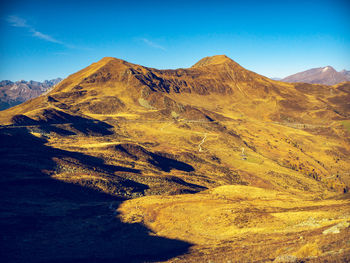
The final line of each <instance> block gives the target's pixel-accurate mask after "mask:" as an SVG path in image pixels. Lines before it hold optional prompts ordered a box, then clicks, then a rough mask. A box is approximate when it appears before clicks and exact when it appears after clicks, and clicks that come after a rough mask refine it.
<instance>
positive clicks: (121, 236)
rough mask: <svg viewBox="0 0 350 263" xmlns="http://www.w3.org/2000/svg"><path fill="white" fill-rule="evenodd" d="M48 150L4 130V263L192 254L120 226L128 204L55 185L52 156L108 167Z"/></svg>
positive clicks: (0, 153)
mask: <svg viewBox="0 0 350 263" xmlns="http://www.w3.org/2000/svg"><path fill="white" fill-rule="evenodd" d="M44 143H45V140H42V139H39V138H36V137H34V136H32V135H31V134H29V133H28V132H27V131H26V129H20V128H12V129H0V145H1V148H0V170H1V173H0V182H1V183H0V198H1V208H0V209H1V213H0V231H1V237H0V239H1V244H2V245H1V248H0V249H1V251H0V252H1V259H2V262H145V261H149V262H152V261H162V260H167V259H169V258H172V257H174V256H177V255H181V254H183V253H186V252H187V251H188V249H189V247H190V244H189V243H186V242H182V241H179V240H172V239H167V238H161V237H156V236H151V235H149V230H148V229H147V228H146V227H144V226H142V225H140V224H125V223H123V222H121V221H120V219H119V218H118V217H117V216H118V215H117V214H116V212H115V210H116V209H117V208H118V206H119V205H120V203H121V202H122V201H123V200H122V199H120V198H116V197H113V196H110V195H106V194H104V193H101V192H97V191H94V190H92V189H89V188H85V187H81V186H79V185H74V184H69V183H64V182H61V181H57V180H54V179H52V178H50V177H49V176H48V175H47V174H46V173H44V172H43V171H44V170H48V171H50V170H54V169H55V167H56V163H55V162H54V161H53V160H52V158H53V157H57V158H61V157H64V155H66V154H68V155H70V156H69V157H70V158H79V162H81V163H84V164H87V165H88V164H89V163H90V162H92V164H90V165H94V164H96V163H97V164H99V165H100V164H101V163H100V162H99V161H98V160H97V159H98V158H95V157H91V156H90V157H89V156H84V155H83V154H78V153H71V152H67V151H62V150H58V149H54V148H51V147H48V146H45V145H44ZM101 165H102V164H101ZM100 168H101V169H102V168H103V169H105V168H106V169H107V170H108V169H111V170H113V168H112V167H104V166H101V167H100ZM118 169H119V170H120V168H118ZM123 183H125V181H121V182H120V184H121V185H123ZM126 183H129V184H130V183H134V184H135V185H134V187H135V190H136V191H142V190H143V189H142V185H141V184H137V183H135V182H132V181H130V182H126Z"/></svg>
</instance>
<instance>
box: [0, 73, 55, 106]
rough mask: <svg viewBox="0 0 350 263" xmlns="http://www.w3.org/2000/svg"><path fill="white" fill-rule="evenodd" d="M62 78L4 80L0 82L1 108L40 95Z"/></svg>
mask: <svg viewBox="0 0 350 263" xmlns="http://www.w3.org/2000/svg"><path fill="white" fill-rule="evenodd" d="M61 80H62V79H61V78H56V79H52V80H45V81H44V82H38V81H33V80H30V81H25V80H20V81H16V82H12V81H10V80H3V81H1V82H0V110H5V109H8V108H10V107H13V106H15V105H18V104H20V103H22V102H25V101H27V100H29V99H32V98H35V97H38V96H39V95H41V94H42V93H44V92H46V91H48V90H49V89H50V88H51V87H52V86H54V85H56V84H57V83H59V82H60V81H61Z"/></svg>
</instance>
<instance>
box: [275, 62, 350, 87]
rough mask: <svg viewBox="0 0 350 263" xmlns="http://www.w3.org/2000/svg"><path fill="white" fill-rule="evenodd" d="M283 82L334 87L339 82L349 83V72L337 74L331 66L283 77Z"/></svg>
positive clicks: (343, 71) (344, 71)
mask: <svg viewBox="0 0 350 263" xmlns="http://www.w3.org/2000/svg"><path fill="white" fill-rule="evenodd" d="M281 81H285V82H305V83H311V84H324V85H335V84H338V83H340V82H344V81H350V72H349V71H346V70H345V69H344V70H342V71H340V72H337V71H336V70H335V69H334V68H332V67H331V66H327V67H323V68H313V69H309V70H306V71H303V72H299V73H296V74H293V75H291V76H288V77H285V78H284V79H282V80H281Z"/></svg>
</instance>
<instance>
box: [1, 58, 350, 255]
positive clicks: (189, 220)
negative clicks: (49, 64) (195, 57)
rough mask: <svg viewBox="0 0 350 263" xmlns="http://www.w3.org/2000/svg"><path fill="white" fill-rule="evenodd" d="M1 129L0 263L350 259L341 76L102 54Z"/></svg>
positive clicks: (348, 134)
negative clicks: (170, 66) (317, 78)
mask: <svg viewBox="0 0 350 263" xmlns="http://www.w3.org/2000/svg"><path fill="white" fill-rule="evenodd" d="M0 124H1V127H0V141H1V145H2V147H1V158H0V169H1V171H2V173H1V176H0V180H1V188H2V189H1V200H2V207H1V218H0V222H1V231H2V233H3V234H2V237H1V238H2V243H3V244H5V245H4V246H2V248H1V249H2V255H4V256H3V257H4V258H5V259H6V260H7V261H9V262H23V261H24V260H26V261H27V262H87V261H90V262H160V261H162V262H163V261H167V262H273V261H275V262H287V261H286V260H289V261H288V262H347V261H349V260H350V250H349V238H348V236H349V234H350V228H349V222H350V199H349V197H350V196H349V187H350V173H349V171H350V82H344V83H340V84H337V85H333V86H328V85H318V84H307V83H285V82H281V81H274V80H271V79H268V78H266V77H264V76H261V75H259V74H256V73H254V72H251V71H249V70H247V69H244V68H243V67H241V66H240V65H239V64H238V63H236V62H235V61H233V60H232V59H230V58H228V57H226V56H224V55H219V56H213V57H206V58H203V59H202V60H200V61H199V62H198V63H196V64H195V65H193V66H192V67H191V68H186V69H176V70H158V69H154V68H148V67H144V66H141V65H136V64H132V63H129V62H127V61H123V60H120V59H116V58H111V57H106V58H103V59H102V60H100V61H98V62H96V63H93V64H92V65H90V66H88V67H86V68H84V69H82V70H80V71H78V72H76V73H74V74H72V75H70V76H69V77H68V78H66V79H64V80H63V81H61V82H60V83H59V84H58V85H56V86H55V87H54V88H53V89H52V90H51V91H50V92H49V93H47V94H44V95H42V96H40V97H37V98H35V99H32V100H30V101H27V102H25V103H22V104H21V105H18V106H15V107H12V108H10V109H7V110H5V111H2V112H0Z"/></svg>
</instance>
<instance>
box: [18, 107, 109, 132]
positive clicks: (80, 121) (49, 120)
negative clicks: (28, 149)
mask: <svg viewBox="0 0 350 263" xmlns="http://www.w3.org/2000/svg"><path fill="white" fill-rule="evenodd" d="M37 119H38V120H34V119H31V118H29V117H27V116H25V115H15V116H13V118H12V123H13V125H15V126H33V125H36V126H39V128H40V129H41V130H42V131H44V132H47V133H49V132H56V133H58V134H60V135H74V134H76V133H75V131H77V132H80V133H83V134H85V135H111V134H113V132H112V131H111V129H112V128H113V126H111V125H109V124H107V123H105V122H102V121H98V120H93V119H88V118H84V117H81V116H78V115H70V114H68V113H65V112H63V111H59V110H56V109H44V110H43V111H42V112H40V113H38V115H37ZM63 124H66V125H68V126H69V129H68V130H67V127H66V128H63V126H62V125H63ZM57 125H61V127H57Z"/></svg>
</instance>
